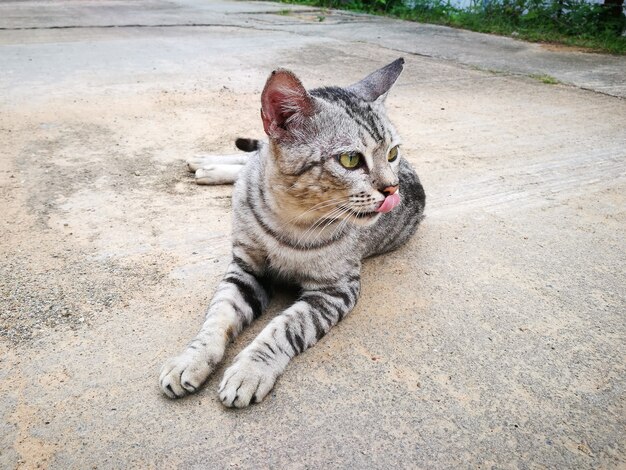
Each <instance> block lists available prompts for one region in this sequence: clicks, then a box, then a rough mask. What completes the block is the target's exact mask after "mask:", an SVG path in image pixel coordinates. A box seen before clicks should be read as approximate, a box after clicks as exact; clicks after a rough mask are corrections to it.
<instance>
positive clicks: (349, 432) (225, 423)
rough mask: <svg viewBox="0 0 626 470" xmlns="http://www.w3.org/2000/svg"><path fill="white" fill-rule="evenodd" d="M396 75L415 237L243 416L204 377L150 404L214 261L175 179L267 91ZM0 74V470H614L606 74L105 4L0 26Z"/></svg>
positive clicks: (610, 91)
mask: <svg viewBox="0 0 626 470" xmlns="http://www.w3.org/2000/svg"><path fill="white" fill-rule="evenodd" d="M285 9H289V11H282V10H285ZM320 20H323V21H320ZM398 56H404V57H405V58H406V67H405V72H404V74H403V75H402V76H401V78H400V80H399V82H398V84H397V86H396V87H395V89H394V90H393V92H392V93H391V95H390V97H389V99H388V107H389V112H390V115H391V117H392V119H393V121H394V122H395V123H396V125H397V127H398V129H399V131H400V133H401V135H403V137H404V145H403V148H404V150H405V154H408V155H409V159H410V161H411V162H412V163H413V164H414V166H415V167H416V168H417V170H418V173H419V174H420V176H421V178H422V181H423V183H424V186H425V188H426V192H427V196H428V202H427V219H426V220H425V222H424V224H423V226H422V228H421V230H420V232H419V233H418V235H417V236H416V237H415V238H414V239H413V240H412V241H411V242H410V243H409V244H408V245H407V246H405V247H404V248H402V249H401V250H399V251H397V252H395V253H392V254H389V255H387V256H384V257H380V258H376V259H372V260H370V261H368V262H367V263H366V265H365V268H364V274H363V278H364V280H363V295H362V298H361V300H360V302H359V305H358V306H357V308H356V309H355V310H354V311H353V312H352V313H351V314H350V316H349V317H348V318H346V319H345V320H344V321H343V322H342V323H341V324H340V325H338V326H337V327H336V328H335V329H333V330H332V331H331V333H330V334H329V335H328V336H326V337H325V338H324V339H323V340H322V341H321V342H320V343H319V344H318V345H316V346H315V347H314V348H313V349H311V350H309V351H307V352H306V353H305V354H303V355H302V356H300V357H298V358H296V359H295V360H294V361H293V362H292V363H291V364H290V366H289V367H288V369H287V371H286V373H285V374H284V376H283V377H282V378H281V379H280V380H279V381H278V383H277V386H276V387H275V389H274V391H273V392H272V393H271V394H270V396H268V398H267V399H266V400H265V401H264V402H263V403H262V404H260V405H256V406H253V407H250V408H248V409H245V410H241V411H233V410H227V409H225V408H223V407H222V405H221V404H220V402H219V401H218V399H217V394H216V387H217V384H218V382H219V379H220V375H221V373H222V372H223V367H222V368H221V369H219V370H218V371H217V373H216V375H215V376H213V377H212V378H211V379H210V380H209V382H208V384H207V386H206V388H204V389H203V390H202V391H201V392H200V393H198V394H197V395H195V396H191V397H189V398H186V399H184V400H181V401H170V400H168V399H166V398H165V397H164V396H163V395H162V394H161V393H160V391H159V389H158V385H157V374H158V370H159V367H160V365H161V363H162V362H163V361H164V360H165V359H167V358H168V357H169V356H171V355H173V354H176V353H177V352H178V351H180V349H181V348H182V347H183V346H184V345H185V343H186V341H187V340H189V339H190V338H191V337H192V335H193V334H194V333H195V332H196V330H197V328H198V326H199V325H200V323H201V321H202V316H203V311H204V308H205V307H206V305H207V303H208V301H209V300H210V297H211V294H212V291H213V289H214V287H215V286H216V284H217V282H218V280H219V279H220V277H221V275H222V273H223V271H224V269H225V267H226V264H227V261H228V255H229V239H228V234H229V225H230V222H229V217H230V193H231V189H230V188H229V187H198V186H196V185H195V184H194V182H193V180H192V178H191V177H190V176H189V174H187V172H186V171H185V167H184V163H183V160H184V159H185V158H187V157H189V156H190V155H193V154H194V153H197V152H202V151H210V150H213V151H229V150H231V149H233V144H232V142H233V140H234V138H235V137H237V136H252V137H261V136H262V135H263V133H262V126H261V122H260V119H259V116H258V109H259V95H260V91H261V89H262V86H263V84H264V80H265V78H266V76H267V75H268V73H269V72H270V71H271V70H272V69H273V68H276V67H277V66H284V67H288V68H291V69H292V70H294V71H295V72H296V73H297V74H298V75H299V76H300V77H301V78H302V79H303V81H304V84H305V85H306V86H308V87H314V86H319V85H322V84H337V85H345V84H348V83H351V82H353V81H355V80H357V79H358V78H360V77H361V76H363V75H364V74H365V73H366V72H368V71H371V70H373V69H374V68H376V67H378V66H381V65H384V64H386V63H388V62H390V61H391V60H393V59H395V58H397V57H398ZM0 64H1V72H0V191H1V193H0V201H1V202H0V204H1V206H0V207H1V212H2V219H1V221H0V236H1V238H0V239H1V240H2V242H1V243H0V260H1V261H0V291H1V293H2V297H1V299H0V307H1V309H0V334H1V339H0V357H1V359H0V366H1V367H0V416H1V419H0V467H1V468H36V467H39V468H56V469H71V468H77V469H83V468H132V467H142V468H143V467H150V468H170V467H179V468H284V467H289V468H398V467H400V468H426V469H431V468H544V467H545V468H624V466H626V397H625V395H624V394H625V384H626V378H625V377H626V358H625V351H626V344H625V343H626V315H625V313H626V273H625V265H626V241H625V240H626V195H625V194H626V193H625V191H626V127H625V124H626V102H625V101H624V100H623V99H621V98H619V97H620V96H621V97H624V96H626V58H624V57H613V56H604V55H599V54H586V53H582V52H579V51H572V50H568V49H563V48H557V49H556V50H555V48H553V47H546V46H541V45H536V44H526V43H523V42H519V41H515V40H511V39H504V38H497V37H492V36H486V35H481V34H474V33H467V32H461V31H456V30H450V29H447V28H441V27H434V26H424V25H419V24H409V23H404V22H398V21H392V20H387V19H381V18H372V17H367V16H359V15H351V14H344V13H336V12H325V11H318V10H312V9H309V8H299V7H293V6H286V5H284V4H269V3H244V2H227V1H214V2H200V1H198V0H176V1H170V2H165V1H162V2H161V1H153V2H141V3H138V2H132V1H130V0H116V1H108V0H107V1H99V2H90V1H53V2H30V1H28V2H23V1H9V2H3V3H1V4H0ZM541 74H549V75H551V76H553V77H556V78H557V79H559V80H560V81H562V82H564V83H569V84H571V85H548V84H545V83H542V82H541V81H540V80H537V79H536V78H532V77H531V75H541ZM589 90H595V91H589ZM287 301H288V299H286V298H279V299H278V300H277V301H276V302H275V304H274V307H273V310H272V311H271V312H269V314H268V315H266V316H265V317H264V318H262V319H261V320H260V321H258V322H257V323H256V324H255V325H253V327H252V328H251V329H250V330H249V331H248V332H246V333H245V334H243V335H242V336H241V337H240V338H239V339H237V340H236V341H235V343H234V344H233V345H232V347H231V348H230V350H229V353H228V355H227V357H226V360H225V364H229V363H230V362H231V360H232V358H233V357H234V355H235V354H236V352H237V351H239V350H241V349H242V348H243V347H244V345H246V344H247V343H248V342H249V341H250V340H251V339H252V338H253V337H254V335H255V333H257V332H258V331H259V330H260V329H261V328H262V326H263V325H264V324H265V323H267V321H268V319H269V318H271V315H272V314H275V313H276V312H277V311H278V310H279V309H280V307H281V306H284V305H285V303H286V302H287Z"/></svg>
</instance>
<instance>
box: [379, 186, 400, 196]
mask: <svg viewBox="0 0 626 470" xmlns="http://www.w3.org/2000/svg"><path fill="white" fill-rule="evenodd" d="M379 191H380V192H381V193H383V194H384V195H385V196H391V195H392V194H395V193H396V192H397V191H398V185H395V186H387V187H386V188H383V189H379Z"/></svg>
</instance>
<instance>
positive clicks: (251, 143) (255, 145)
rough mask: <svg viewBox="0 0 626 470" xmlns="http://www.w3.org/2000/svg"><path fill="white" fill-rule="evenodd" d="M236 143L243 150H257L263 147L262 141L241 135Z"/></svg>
mask: <svg viewBox="0 0 626 470" xmlns="http://www.w3.org/2000/svg"><path fill="white" fill-rule="evenodd" d="M235 145H236V146H237V148H238V149H239V150H243V151H244V152H256V151H257V150H259V149H260V148H261V142H259V141H258V140H257V139H244V138H243V137H239V138H238V139H237V140H235Z"/></svg>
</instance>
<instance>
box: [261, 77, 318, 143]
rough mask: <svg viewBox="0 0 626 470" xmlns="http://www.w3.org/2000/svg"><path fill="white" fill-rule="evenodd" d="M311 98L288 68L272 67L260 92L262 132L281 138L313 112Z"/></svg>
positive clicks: (274, 137)
mask: <svg viewBox="0 0 626 470" xmlns="http://www.w3.org/2000/svg"><path fill="white" fill-rule="evenodd" d="M313 111H314V103H313V98H312V97H311V96H310V95H309V94H308V93H307V91H306V90H305V89H304V87H303V86H302V83H301V82H300V80H299V79H298V77H296V76H295V75H294V74H293V73H292V72H290V71H289V70H284V69H278V70H274V71H273V72H272V74H271V75H270V77H269V78H268V79H267V83H266V84H265V88H264V89H263V93H262V94H261V118H262V119H263V128H264V129H265V133H266V134H267V135H268V136H269V137H271V138H273V139H281V138H283V137H286V136H287V135H289V133H290V131H293V130H296V129H297V128H299V127H301V126H302V124H303V121H304V120H305V119H306V118H307V117H308V116H311V115H312V114H313Z"/></svg>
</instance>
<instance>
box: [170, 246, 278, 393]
mask: <svg viewBox="0 0 626 470" xmlns="http://www.w3.org/2000/svg"><path fill="white" fill-rule="evenodd" d="M255 272H258V271H257V270H256V269H255V267H254V266H251V263H250V261H244V260H242V259H241V258H239V257H237V256H235V257H234V260H233V262H232V263H231V264H230V266H229V267H228V271H227V273H226V275H225V276H224V279H222V281H221V283H220V285H219V287H218V289H217V291H216V293H215V296H214V297H213V300H212V301H211V304H210V306H209V309H208V311H207V314H206V319H205V321H204V324H203V325H202V329H201V330H200V332H199V333H198V334H197V336H196V337H195V338H194V339H193V340H192V341H191V342H190V343H189V344H188V345H187V348H186V349H185V351H183V353H182V354H180V355H178V356H176V357H173V358H171V359H170V360H169V361H167V362H166V363H165V364H164V365H163V367H162V368H161V375H160V377H159V383H160V385H161V389H162V390H163V393H165V394H166V395H167V396H168V397H170V398H181V397H183V396H185V395H187V394H189V393H194V392H196V391H198V389H199V388H200V386H201V385H202V384H203V383H204V382H205V381H206V379H207V378H208V377H209V375H210V374H211V372H213V369H214V368H215V366H216V365H217V364H218V363H219V362H220V361H221V360H222V357H223V356H224V350H225V348H226V345H227V343H228V342H229V341H231V340H232V339H233V338H235V337H236V336H237V335H238V334H239V332H241V330H242V329H243V328H244V327H245V326H247V325H248V324H250V322H252V320H254V319H255V318H257V317H258V316H259V315H260V314H261V313H262V312H263V311H264V310H265V308H266V307H267V304H268V303H269V298H270V292H269V291H268V289H267V287H265V286H264V285H263V283H262V282H261V280H260V279H259V278H258V277H257V276H256V275H255V274H254V273H255Z"/></svg>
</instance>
